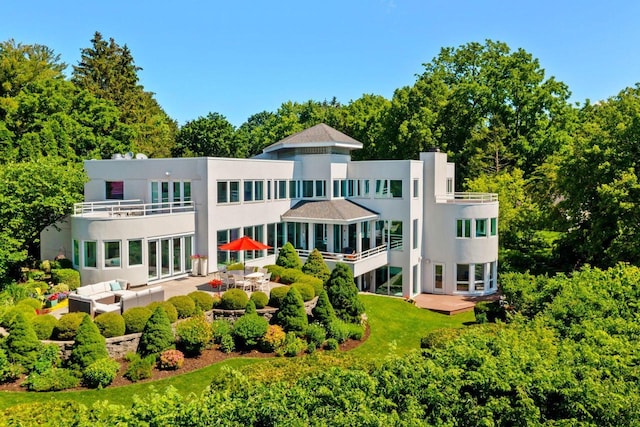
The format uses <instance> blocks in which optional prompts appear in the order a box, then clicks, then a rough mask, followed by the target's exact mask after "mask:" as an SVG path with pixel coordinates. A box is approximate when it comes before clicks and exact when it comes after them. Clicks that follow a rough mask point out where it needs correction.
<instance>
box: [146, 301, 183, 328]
mask: <svg viewBox="0 0 640 427" xmlns="http://www.w3.org/2000/svg"><path fill="white" fill-rule="evenodd" d="M158 306H160V307H162V308H164V312H165V313H166V314H167V317H168V318H169V322H171V323H175V322H176V320H178V310H176V307H175V306H174V305H173V304H171V303H170V302H169V301H154V302H152V303H149V304H147V306H146V307H147V308H148V309H149V310H150V311H151V312H152V313H153V312H154V311H156V307H158Z"/></svg>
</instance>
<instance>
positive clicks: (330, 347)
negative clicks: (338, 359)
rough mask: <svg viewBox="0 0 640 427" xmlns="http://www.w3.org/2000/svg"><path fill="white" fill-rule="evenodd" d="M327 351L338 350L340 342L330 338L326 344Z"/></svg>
mask: <svg viewBox="0 0 640 427" xmlns="http://www.w3.org/2000/svg"><path fill="white" fill-rule="evenodd" d="M324 349H325V350H337V349H338V341H337V340H336V339H335V338H329V339H328V340H327V341H326V342H325V343H324Z"/></svg>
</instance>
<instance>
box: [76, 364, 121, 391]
mask: <svg viewBox="0 0 640 427" xmlns="http://www.w3.org/2000/svg"><path fill="white" fill-rule="evenodd" d="M118 370H120V364H119V363H118V362H116V361H115V360H112V359H109V358H108V357H105V358H103V359H99V360H96V361H95V362H93V363H92V364H90V365H89V366H87V367H86V368H85V370H84V371H82V383H83V384H84V385H86V386H87V387H89V388H103V387H106V386H108V385H109V384H111V383H112V382H113V380H114V379H115V378H116V375H117V374H118Z"/></svg>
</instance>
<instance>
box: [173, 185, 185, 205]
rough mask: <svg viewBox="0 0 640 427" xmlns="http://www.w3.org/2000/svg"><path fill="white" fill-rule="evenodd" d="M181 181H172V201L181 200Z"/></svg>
mask: <svg viewBox="0 0 640 427" xmlns="http://www.w3.org/2000/svg"><path fill="white" fill-rule="evenodd" d="M181 184H182V183H181V182H180V181H173V197H172V198H171V201H172V202H174V203H175V202H179V201H180V200H182V185H181Z"/></svg>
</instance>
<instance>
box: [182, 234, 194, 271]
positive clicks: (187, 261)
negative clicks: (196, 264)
mask: <svg viewBox="0 0 640 427" xmlns="http://www.w3.org/2000/svg"><path fill="white" fill-rule="evenodd" d="M191 255H193V237H192V236H184V268H185V270H191V268H192V267H193V266H192V264H191Z"/></svg>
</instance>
